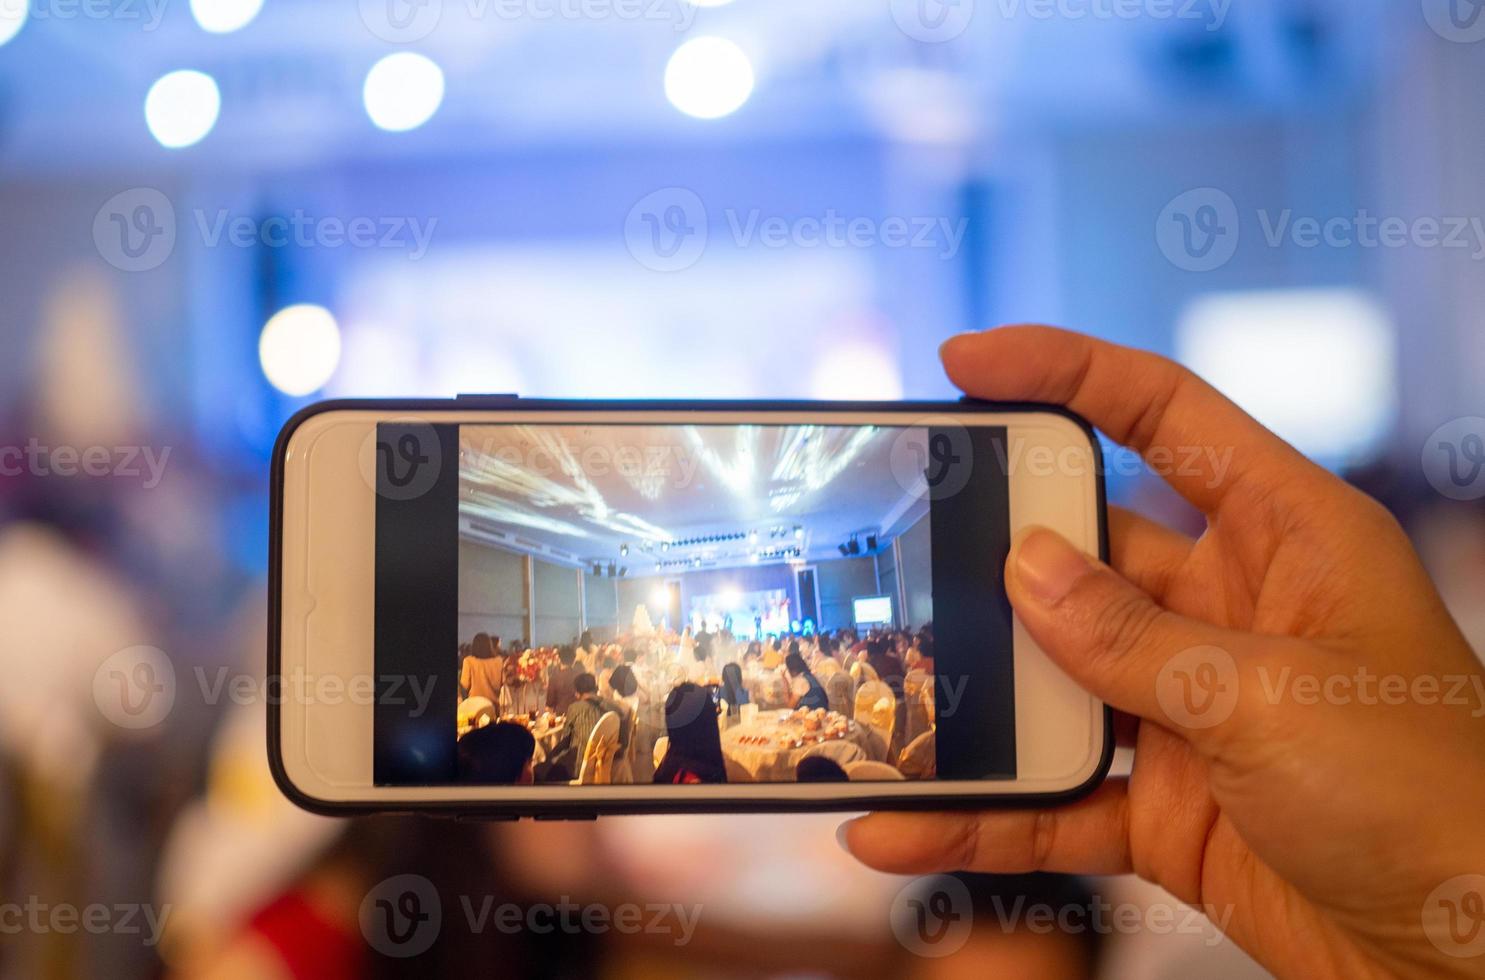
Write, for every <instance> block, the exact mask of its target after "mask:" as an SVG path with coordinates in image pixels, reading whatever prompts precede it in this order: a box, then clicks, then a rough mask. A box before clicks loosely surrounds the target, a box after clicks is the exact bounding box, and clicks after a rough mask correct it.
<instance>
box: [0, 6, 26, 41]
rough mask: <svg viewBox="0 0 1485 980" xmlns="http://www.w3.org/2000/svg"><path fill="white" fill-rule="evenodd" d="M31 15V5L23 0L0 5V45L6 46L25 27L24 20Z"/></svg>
mask: <svg viewBox="0 0 1485 980" xmlns="http://www.w3.org/2000/svg"><path fill="white" fill-rule="evenodd" d="M30 13H31V5H30V4H29V3H26V2H25V0H10V2H9V3H0V44H6V43H8V42H9V41H10V39H11V38H13V37H15V36H16V35H17V34H19V33H20V32H21V28H22V27H25V26H26V18H27V16H29V15H30Z"/></svg>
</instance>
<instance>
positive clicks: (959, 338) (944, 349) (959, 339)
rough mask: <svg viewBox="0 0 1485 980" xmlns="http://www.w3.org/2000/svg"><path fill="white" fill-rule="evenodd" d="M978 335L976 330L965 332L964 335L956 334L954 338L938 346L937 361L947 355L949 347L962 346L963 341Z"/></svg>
mask: <svg viewBox="0 0 1485 980" xmlns="http://www.w3.org/2000/svg"><path fill="white" fill-rule="evenodd" d="M979 335H980V333H979V331H978V330H966V331H965V332H964V333H956V334H955V335H954V336H952V337H950V338H949V339H948V340H946V341H944V342H943V343H942V344H939V345H938V356H939V360H943V358H944V355H945V354H947V353H948V351H949V348H950V347H952V346H955V345H958V344H962V343H964V342H965V341H967V340H969V339H970V338H971V337H978V336H979Z"/></svg>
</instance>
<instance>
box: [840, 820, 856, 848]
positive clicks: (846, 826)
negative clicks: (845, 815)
mask: <svg viewBox="0 0 1485 980" xmlns="http://www.w3.org/2000/svg"><path fill="white" fill-rule="evenodd" d="M858 819H859V818H858ZM855 822H856V821H855V820H847V821H846V822H845V823H843V824H841V825H840V826H839V827H836V828H835V842H836V843H837V844H839V845H840V849H841V850H843V851H845V852H846V853H847V854H850V853H851V845H850V844H847V843H846V831H847V830H848V829H849V828H850V826H851V824H853V823H855Z"/></svg>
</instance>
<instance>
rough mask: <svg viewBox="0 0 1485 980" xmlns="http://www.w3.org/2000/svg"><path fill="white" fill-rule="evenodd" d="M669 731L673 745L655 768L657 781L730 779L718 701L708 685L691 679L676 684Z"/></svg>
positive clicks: (668, 714)
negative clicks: (699, 683) (724, 753)
mask: <svg viewBox="0 0 1485 980" xmlns="http://www.w3.org/2000/svg"><path fill="white" fill-rule="evenodd" d="M665 731H666V734H668V735H669V736H670V747H669V748H667V749H666V750H665V758H664V759H663V760H662V761H661V763H660V768H659V769H656V770H655V782H657V783H725V782H727V764H726V763H725V762H724V761H723V760H722V733H721V730H720V729H718V727H717V705H716V702H714V701H713V700H712V696H711V694H710V693H708V692H707V690H706V688H703V687H699V686H697V685H695V684H691V683H685V684H678V685H676V688H675V690H673V691H671V692H670V696H669V697H667V698H666V699H665Z"/></svg>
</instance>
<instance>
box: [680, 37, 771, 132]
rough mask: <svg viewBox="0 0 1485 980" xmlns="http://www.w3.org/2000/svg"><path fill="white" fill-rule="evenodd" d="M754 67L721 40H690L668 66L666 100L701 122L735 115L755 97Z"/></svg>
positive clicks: (704, 38) (739, 49)
mask: <svg viewBox="0 0 1485 980" xmlns="http://www.w3.org/2000/svg"><path fill="white" fill-rule="evenodd" d="M753 81H754V79H753V65H752V62H750V61H749V60H748V56H747V55H746V54H744V53H743V50H742V48H739V47H738V46H737V45H736V44H734V43H732V42H731V41H729V40H727V39H726V38H721V37H698V38H695V39H693V40H690V41H687V42H686V43H685V44H682V45H681V46H680V47H679V48H677V49H676V51H675V54H673V55H671V56H670V63H669V64H667V65H666V66H665V97H666V98H668V99H670V103H671V105H673V106H675V107H676V108H677V109H679V110H681V111H682V112H684V113H685V114H686V115H688V116H695V117H696V118H697V119H720V118H721V117H723V116H728V115H731V114H732V113H734V112H736V111H737V110H738V109H741V108H742V107H743V104H744V103H746V102H747V101H748V98H749V97H750V96H751V95H752V94H753Z"/></svg>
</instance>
